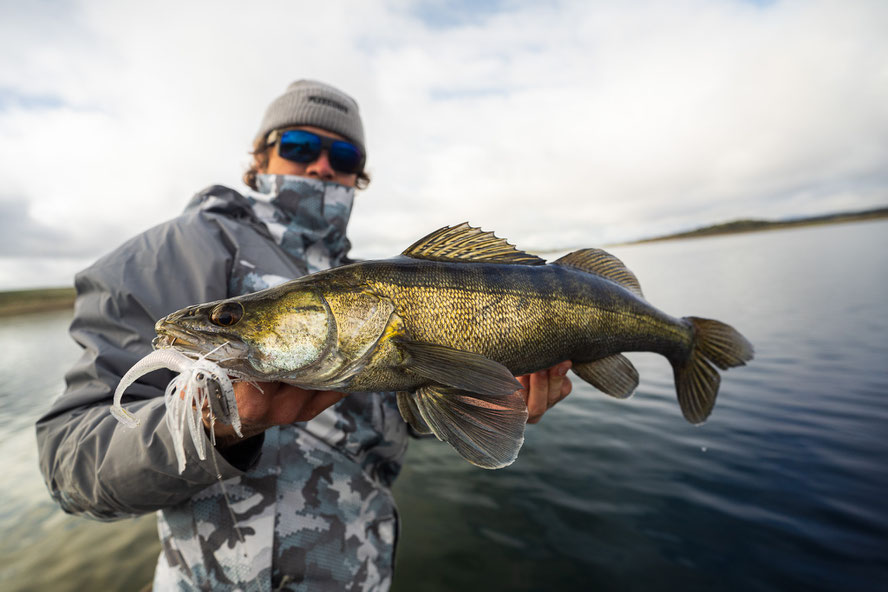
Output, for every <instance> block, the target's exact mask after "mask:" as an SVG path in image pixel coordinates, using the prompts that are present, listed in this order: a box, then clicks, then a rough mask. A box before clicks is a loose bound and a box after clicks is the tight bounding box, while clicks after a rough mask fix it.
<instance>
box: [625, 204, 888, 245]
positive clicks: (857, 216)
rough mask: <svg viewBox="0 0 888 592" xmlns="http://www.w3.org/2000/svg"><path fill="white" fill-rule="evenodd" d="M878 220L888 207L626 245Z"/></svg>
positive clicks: (713, 228)
mask: <svg viewBox="0 0 888 592" xmlns="http://www.w3.org/2000/svg"><path fill="white" fill-rule="evenodd" d="M877 218H888V207H884V208H876V209H874V210H863V211H860V212H840V213H837V214H827V215H825V216H811V217H808V218H790V219H788V220H762V219H756V218H747V219H742V220H732V221H731V222H723V223H721V224H711V225H709V226H702V227H700V228H696V229H694V230H688V231H686V232H677V233H675V234H666V235H663V236H656V237H653V238H645V239H642V240H637V241H632V242H630V243H624V244H633V245H634V244H639V243H651V242H656V241H666V240H674V239H680V238H699V237H704V236H716V235H719V234H736V233H740V232H758V231H760V230H777V229H781V228H793V227H796V226H814V225H817V224H837V223H840V222H859V221H861V220H875V219H877Z"/></svg>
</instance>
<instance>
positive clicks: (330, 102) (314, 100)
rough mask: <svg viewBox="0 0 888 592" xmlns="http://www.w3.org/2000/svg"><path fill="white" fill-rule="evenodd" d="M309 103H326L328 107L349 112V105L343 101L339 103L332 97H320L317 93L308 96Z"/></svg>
mask: <svg viewBox="0 0 888 592" xmlns="http://www.w3.org/2000/svg"><path fill="white" fill-rule="evenodd" d="M308 102H309V103H318V104H319V105H326V106H327V107H333V108H334V109H338V110H340V111H342V112H343V113H348V107H346V106H345V105H343V104H342V103H337V102H336V101H334V100H332V99H328V98H327V97H319V96H317V95H309V97H308Z"/></svg>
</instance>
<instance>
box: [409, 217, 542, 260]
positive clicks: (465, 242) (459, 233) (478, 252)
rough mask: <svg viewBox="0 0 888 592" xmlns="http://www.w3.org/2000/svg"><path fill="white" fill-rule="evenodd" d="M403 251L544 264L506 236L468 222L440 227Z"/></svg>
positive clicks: (439, 257) (415, 255)
mask: <svg viewBox="0 0 888 592" xmlns="http://www.w3.org/2000/svg"><path fill="white" fill-rule="evenodd" d="M402 255H404V256H406V257H412V258H414V259H429V260H431V261H453V262H460V263H467V262H472V263H507V264H512V265H545V264H546V262H545V261H544V260H543V259H540V258H539V257H537V256H536V255H529V254H527V253H525V252H523V251H519V250H518V249H516V248H515V246H514V245H510V244H509V243H508V242H506V240H505V239H502V238H497V237H496V236H494V235H493V233H492V232H484V231H482V230H481V229H480V228H473V227H472V226H469V225H468V223H467V222H463V223H462V224H459V225H457V226H445V227H444V228H439V229H438V230H436V231H435V232H433V233H431V234H429V235H427V236H424V237H423V238H421V239H419V240H418V241H416V242H415V243H413V244H412V245H410V246H409V247H407V249H406V250H405V251H404V252H403V253H402Z"/></svg>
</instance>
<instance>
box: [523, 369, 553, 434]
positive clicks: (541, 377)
mask: <svg viewBox="0 0 888 592" xmlns="http://www.w3.org/2000/svg"><path fill="white" fill-rule="evenodd" d="M528 391H529V394H528V397H527V423H536V422H538V421H539V420H540V418H541V417H542V416H543V413H545V412H546V409H547V407H548V403H549V372H548V371H547V370H540V371H539V372H534V373H533V374H531V375H530V388H529V389H528Z"/></svg>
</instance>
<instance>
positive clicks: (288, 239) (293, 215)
mask: <svg viewBox="0 0 888 592" xmlns="http://www.w3.org/2000/svg"><path fill="white" fill-rule="evenodd" d="M256 182H257V187H258V193H253V194H251V195H249V196H247V199H249V200H250V203H251V204H252V205H253V210H254V212H255V213H256V216H257V217H258V218H259V219H260V220H261V221H262V222H263V223H264V224H265V226H266V227H267V228H268V230H269V232H270V233H271V235H272V237H273V238H274V240H275V241H276V242H277V243H278V244H279V245H281V247H282V248H283V249H284V250H285V251H287V252H288V253H289V254H290V255H292V256H293V257H295V258H297V259H302V260H304V261H305V262H306V264H307V265H308V269H309V271H310V272H315V271H319V270H321V269H327V268H329V267H336V266H337V265H341V264H342V262H343V260H344V259H345V258H346V255H347V254H348V250H349V249H350V248H351V243H350V242H349V240H348V238H346V236H345V231H346V227H347V226H348V219H349V216H351V209H352V202H353V201H354V197H355V190H354V188H353V187H346V186H345V185H340V184H339V183H333V182H331V181H321V180H320V179H312V178H308V177H297V176H293V175H257V176H256Z"/></svg>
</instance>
